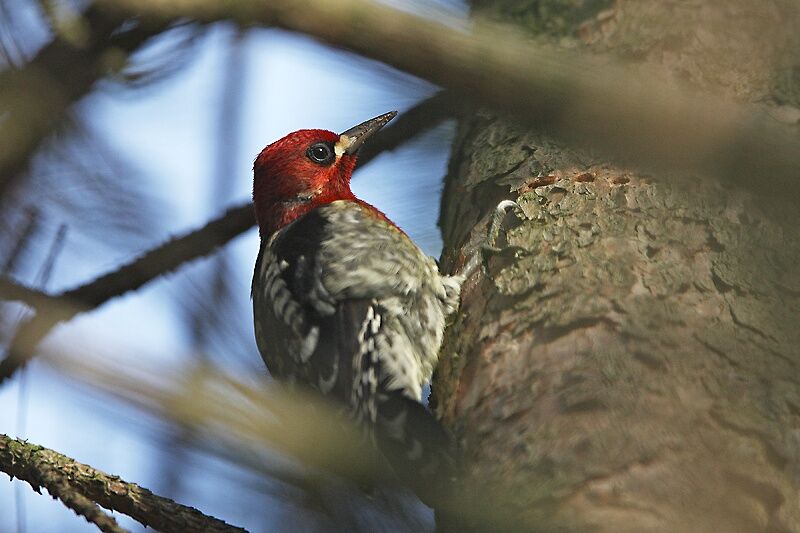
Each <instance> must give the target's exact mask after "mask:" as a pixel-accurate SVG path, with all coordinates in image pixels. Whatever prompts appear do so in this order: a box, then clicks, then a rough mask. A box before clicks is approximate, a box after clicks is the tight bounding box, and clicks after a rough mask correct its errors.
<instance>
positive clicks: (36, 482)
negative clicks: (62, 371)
mask: <svg viewBox="0 0 800 533" xmlns="http://www.w3.org/2000/svg"><path fill="white" fill-rule="evenodd" d="M0 470H2V471H3V472H5V473H6V474H8V475H9V476H11V477H17V478H19V479H22V480H24V481H27V482H28V483H29V484H30V485H31V487H33V488H34V490H37V491H38V490H40V489H41V488H45V489H47V491H48V492H50V494H51V495H53V496H54V497H57V498H59V499H60V500H61V501H62V502H64V504H65V505H67V506H68V507H70V508H71V509H73V510H74V511H75V512H76V513H78V514H81V515H83V516H85V517H86V518H87V520H90V521H91V522H94V523H95V524H96V525H97V526H98V527H99V528H100V529H101V530H103V531H113V532H123V531H125V530H124V529H122V528H120V527H119V526H117V524H116V521H114V519H113V518H111V517H110V516H108V515H106V514H105V513H103V512H102V511H101V510H100V509H99V508H97V505H96V504H99V505H102V506H103V507H105V508H106V509H111V510H114V511H118V512H121V513H124V514H126V515H128V516H130V517H132V518H134V519H135V520H137V521H138V522H140V523H142V524H144V525H146V526H150V527H152V528H153V529H156V530H158V531H164V532H171V531H175V532H184V531H219V532H233V531H237V532H241V531H244V530H243V529H241V528H238V527H234V526H231V525H229V524H226V523H225V522H223V521H222V520H219V519H217V518H214V517H211V516H207V515H204V514H203V513H201V512H200V511H198V510H197V509H194V508H192V507H188V506H185V505H180V504H178V503H175V502H174V501H172V500H170V499H168V498H162V497H160V496H156V495H155V494H153V493H152V492H150V491H149V490H147V489H145V488H142V487H140V486H138V485H136V484H135V483H128V482H126V481H123V480H122V479H120V478H119V477H117V476H110V475H108V474H106V473H104V472H101V471H99V470H96V469H94V468H92V467H91V466H89V465H86V464H83V463H79V462H77V461H75V460H74V459H71V458H69V457H67V456H65V455H62V454H60V453H58V452H55V451H53V450H49V449H47V448H44V447H42V446H37V445H35V444H30V443H28V442H25V441H21V440H17V439H12V438H11V437H8V436H6V435H2V434H0ZM98 513H100V514H102V516H100V514H98ZM103 517H105V518H103Z"/></svg>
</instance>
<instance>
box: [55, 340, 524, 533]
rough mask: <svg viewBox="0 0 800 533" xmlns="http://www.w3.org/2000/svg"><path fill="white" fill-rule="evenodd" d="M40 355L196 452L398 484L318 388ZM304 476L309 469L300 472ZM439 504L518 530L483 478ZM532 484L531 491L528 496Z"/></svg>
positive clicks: (210, 370)
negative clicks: (170, 427) (186, 440)
mask: <svg viewBox="0 0 800 533" xmlns="http://www.w3.org/2000/svg"><path fill="white" fill-rule="evenodd" d="M57 350H58V351H50V350H48V353H47V354H45V362H46V363H48V364H50V365H51V366H52V367H53V368H55V369H56V370H57V371H59V372H61V373H63V374H64V375H66V376H67V377H70V378H72V379H75V380H77V381H79V382H80V383H82V384H84V385H85V386H87V387H89V388H91V389H92V390H95V391H99V392H100V393H103V394H105V395H109V396H111V397H113V398H116V399H118V400H121V401H123V402H125V403H126V404H128V405H131V406H133V407H135V408H137V409H140V410H142V411H143V412H145V413H148V414H150V415H154V416H156V417H158V418H160V419H162V420H165V421H167V422H169V423H171V424H180V425H184V426H186V427H188V428H190V429H191V430H192V432H193V434H194V435H195V436H196V438H195V440H194V443H193V444H195V445H197V446H198V447H199V448H200V449H206V450H221V451H222V453H221V454H219V456H220V457H221V458H223V459H226V460H228V461H233V462H234V463H235V464H238V465H240V466H244V467H246V468H247V469H248V470H249V471H253V472H265V470H266V472H267V474H268V475H272V473H271V471H270V469H265V468H264V467H263V464H264V463H267V464H269V463H274V461H275V459H274V455H272V454H270V453H269V451H270V449H272V450H277V451H279V452H281V453H283V454H286V456H288V457H290V458H292V459H294V460H296V461H298V462H299V464H300V465H301V466H305V467H312V470H311V471H310V474H311V477H310V479H309V480H308V481H307V483H306V485H307V486H312V487H313V484H314V483H316V484H319V483H320V478H319V477H318V476H317V477H316V478H315V477H313V475H314V473H315V471H314V470H313V469H319V470H321V471H323V472H327V473H333V474H336V475H338V476H340V477H342V478H344V479H347V480H350V481H354V482H356V483H357V484H358V486H360V487H365V486H373V485H375V484H376V483H385V482H392V481H394V480H396V477H395V475H394V474H393V473H392V472H391V470H390V468H389V466H388V464H387V463H386V462H385V460H383V459H382V458H381V456H380V455H379V453H378V452H377V450H376V449H375V448H374V446H372V445H371V443H370V442H369V440H368V439H366V438H364V437H365V435H364V433H363V432H362V431H361V430H360V429H359V428H358V427H356V426H355V425H354V424H353V423H352V421H351V419H349V418H348V417H346V416H343V413H342V410H341V408H340V407H339V406H338V405H337V404H335V403H331V402H328V401H326V400H325V398H323V397H322V396H320V395H319V394H318V393H315V392H313V391H305V390H303V389H302V388H300V387H298V388H296V389H292V390H290V389H288V388H286V387H282V386H279V385H277V384H275V382H271V383H266V382H265V381H263V380H262V379H259V378H254V379H252V381H249V382H247V383H245V382H243V381H240V380H238V379H236V378H234V377H232V376H230V375H227V374H226V373H224V372H223V371H222V370H219V369H215V368H214V367H213V366H211V365H209V364H205V365H197V366H194V367H190V368H189V369H186V368H175V369H173V370H170V369H167V368H163V367H162V368H160V369H159V372H157V373H154V372H153V371H152V367H151V366H149V365H145V364H141V363H139V364H137V361H136V360H135V359H129V358H128V359H125V364H124V365H122V364H120V363H119V361H114V357H105V356H103V355H102V354H98V355H97V356H95V357H86V356H85V354H80V355H79V354H74V353H71V352H70V351H68V350H66V351H65V350H62V349H57ZM305 472H308V471H305ZM452 489H453V490H452V491H451V493H449V494H447V496H446V498H445V499H444V500H442V501H441V507H439V508H438V509H437V510H438V511H440V512H441V513H442V517H444V516H447V518H448V520H450V521H451V525H452V526H453V527H452V529H443V531H445V530H447V531H464V530H465V529H463V527H460V526H463V524H473V525H475V526H476V527H475V529H468V531H484V530H485V531H521V530H522V529H521V524H520V523H518V522H517V518H516V517H514V516H511V515H508V516H506V515H504V514H503V513H502V512H499V511H498V510H499V509H502V508H503V507H502V506H503V504H504V502H505V501H507V500H508V498H512V497H513V498H525V495H524V494H519V493H517V494H514V495H513V496H512V495H510V494H505V493H503V492H502V491H498V490H497V489H496V488H495V487H493V486H492V485H490V484H489V483H487V484H486V485H483V486H479V487H478V486H464V485H461V484H456V485H454V486H453V487H452ZM537 490H539V487H532V488H531V493H532V494H533V493H534V492H535V491H537Z"/></svg>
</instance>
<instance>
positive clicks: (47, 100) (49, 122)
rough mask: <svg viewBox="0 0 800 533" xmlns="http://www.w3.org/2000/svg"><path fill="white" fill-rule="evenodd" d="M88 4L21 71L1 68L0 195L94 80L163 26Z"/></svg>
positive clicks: (22, 170) (161, 29)
mask: <svg viewBox="0 0 800 533" xmlns="http://www.w3.org/2000/svg"><path fill="white" fill-rule="evenodd" d="M125 22H126V21H125V19H123V18H121V17H118V16H114V15H111V14H109V13H107V12H103V11H100V10H98V9H96V8H95V7H90V8H89V9H88V10H87V11H86V12H85V13H84V15H83V17H81V18H80V19H78V20H75V21H72V26H71V28H72V29H73V34H72V35H71V37H72V38H71V39H67V38H65V37H64V36H63V35H61V36H59V37H57V38H56V39H54V40H53V41H52V42H51V43H50V44H48V45H47V46H45V47H44V48H42V49H41V50H40V51H39V53H37V54H36V56H35V57H34V58H33V59H32V60H31V61H30V62H29V63H27V64H26V65H24V66H22V67H21V68H19V69H7V70H5V71H2V72H0V89H1V90H0V124H2V127H0V197H2V196H3V194H4V193H5V192H6V191H7V190H8V188H9V187H10V186H11V185H12V183H13V182H14V180H15V179H16V178H17V177H18V176H19V175H20V174H21V173H22V172H24V171H25V170H26V168H27V166H28V161H29V159H30V157H31V156H32V154H33V153H34V152H35V150H36V149H37V148H38V146H39V145H40V144H41V142H42V141H43V140H44V139H45V138H46V137H47V136H48V135H49V134H50V133H51V132H52V131H53V130H54V129H55V128H56V127H57V126H58V125H59V124H60V123H61V120H62V119H63V118H64V116H65V113H66V112H67V111H68V109H69V106H70V105H72V103H73V102H75V101H77V100H78V99H80V98H82V97H83V96H85V95H86V94H87V93H88V92H89V90H90V89H91V88H92V86H93V85H94V83H95V82H96V81H97V80H99V79H100V78H102V77H103V76H105V75H107V74H108V73H109V72H111V71H113V70H114V69H118V68H120V67H121V66H122V65H123V64H124V62H125V60H126V59H127V55H128V54H130V53H131V52H133V51H134V50H136V49H137V48H138V47H139V46H140V45H141V44H142V43H144V42H145V41H146V40H147V39H148V38H149V37H151V36H153V35H155V34H157V33H160V32H161V31H163V30H164V29H165V28H166V25H161V24H157V25H153V26H149V27H147V28H144V27H141V26H138V25H134V24H127V25H126V26H123V24H124V23H125Z"/></svg>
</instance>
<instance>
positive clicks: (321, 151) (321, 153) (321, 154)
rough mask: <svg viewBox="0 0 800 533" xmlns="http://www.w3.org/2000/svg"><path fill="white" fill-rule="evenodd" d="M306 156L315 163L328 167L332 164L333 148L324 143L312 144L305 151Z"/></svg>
mask: <svg viewBox="0 0 800 533" xmlns="http://www.w3.org/2000/svg"><path fill="white" fill-rule="evenodd" d="M306 155H307V156H308V158H309V159H311V160H312V161H313V162H315V163H319V164H320V165H328V164H330V163H332V162H333V159H334V157H333V148H331V147H330V145H328V144H326V143H317V144H312V145H311V146H310V147H309V148H308V150H307V151H306Z"/></svg>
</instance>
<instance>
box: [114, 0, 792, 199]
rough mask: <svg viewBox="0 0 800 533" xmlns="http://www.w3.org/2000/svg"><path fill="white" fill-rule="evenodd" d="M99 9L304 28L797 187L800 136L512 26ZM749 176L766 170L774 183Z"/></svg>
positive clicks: (229, 6) (307, 12)
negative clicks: (537, 41)
mask: <svg viewBox="0 0 800 533" xmlns="http://www.w3.org/2000/svg"><path fill="white" fill-rule="evenodd" d="M98 5H100V6H101V8H102V9H106V10H108V11H109V12H112V13H115V14H119V15H126V16H140V15H141V16H144V17H146V20H149V21H150V22H157V23H163V22H164V21H169V20H177V19H180V18H183V17H192V18H193V19H196V20H200V21H206V22H210V21H217V20H223V19H230V20H234V21H236V22H238V23H240V24H244V25H248V26H249V25H252V24H254V23H260V24H263V25H266V26H277V27H281V28H285V29H289V30H293V31H299V32H302V33H306V34H309V35H312V36H314V37H316V38H318V39H320V40H321V41H324V42H327V43H330V44H332V45H334V46H340V47H342V48H346V49H348V50H351V51H353V52H356V53H358V54H360V55H363V56H365V57H369V58H372V59H376V60H378V61H382V62H384V63H386V64H389V65H392V66H394V67H396V68H399V69H401V70H404V71H406V72H409V73H412V74H415V75H417V76H420V77H422V78H424V79H427V80H429V81H432V82H434V83H436V84H439V85H441V86H443V87H447V88H450V89H453V90H454V91H457V92H458V93H459V94H461V95H465V96H468V97H470V98H471V99H474V100H477V101H479V102H481V103H483V104H486V105H488V106H491V107H493V108H495V109H499V110H502V111H505V112H507V113H509V114H510V115H511V116H512V117H515V118H517V119H518V120H522V121H524V122H526V123H528V124H534V125H536V127H537V128H540V129H542V130H543V131H547V132H548V133H551V134H554V135H555V136H557V137H560V138H562V139H565V140H568V141H573V142H576V141H577V142H580V143H584V144H588V145H590V146H593V147H597V148H601V149H604V150H606V151H607V152H609V153H611V154H615V155H616V156H617V157H618V158H620V159H622V160H624V161H625V162H627V163H630V162H634V163H638V164H643V165H645V166H647V167H656V168H669V169H671V170H683V171H690V172H698V173H701V174H706V175H710V176H715V177H718V178H720V179H722V180H723V181H726V182H728V183H736V184H738V185H741V186H744V187H747V188H749V189H750V190H752V191H756V192H757V193H758V194H759V195H768V196H773V197H775V196H786V195H787V194H797V193H798V192H799V191H800V183H798V181H797V180H796V178H797V174H798V170H797V169H798V168H800V139H798V138H797V136H796V135H793V134H791V133H790V132H789V131H788V128H783V127H782V126H781V125H779V124H777V123H776V122H775V121H774V119H771V118H769V117H767V116H766V115H765V114H764V113H761V112H756V111H754V110H752V109H750V108H747V107H744V106H741V105H737V104H734V103H732V102H725V101H723V100H722V99H720V98H718V97H715V96H711V95H704V94H700V93H697V92H691V91H688V90H679V89H678V88H676V87H674V84H669V83H665V81H664V80H663V79H659V78H658V76H653V75H652V73H641V72H640V71H635V70H632V69H628V68H623V67H622V66H620V65H618V64H614V63H612V62H610V61H608V62H606V61H603V62H601V63H599V62H597V61H590V60H587V59H586V58H584V57H581V56H579V55H578V54H576V53H573V52H568V51H564V50H555V49H552V48H546V47H543V46H535V45H533V44H532V43H531V42H530V40H528V39H526V38H525V37H523V36H521V35H520V34H519V32H518V31H517V30H515V29H512V28H510V27H500V26H495V25H489V24H483V25H480V26H477V27H476V28H475V29H474V30H473V31H471V32H470V33H466V32H464V31H460V30H457V29H454V28H452V27H449V26H446V25H444V24H440V23H437V22H433V21H431V20H428V19H424V18H421V17H417V16H414V15H410V14H408V13H405V12H401V11H399V10H396V9H392V8H390V7H387V6H384V5H382V4H379V3H377V2H371V1H368V0H340V1H337V2H329V1H327V0H307V1H305V2H302V3H301V4H298V3H297V2H295V1H294V0H275V1H272V2H268V3H264V2H255V1H241V2H218V1H216V0H170V1H164V0H99V2H98ZM754 175H759V176H769V178H770V184H769V186H768V187H764V185H763V181H761V180H754V179H753V176H754Z"/></svg>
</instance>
